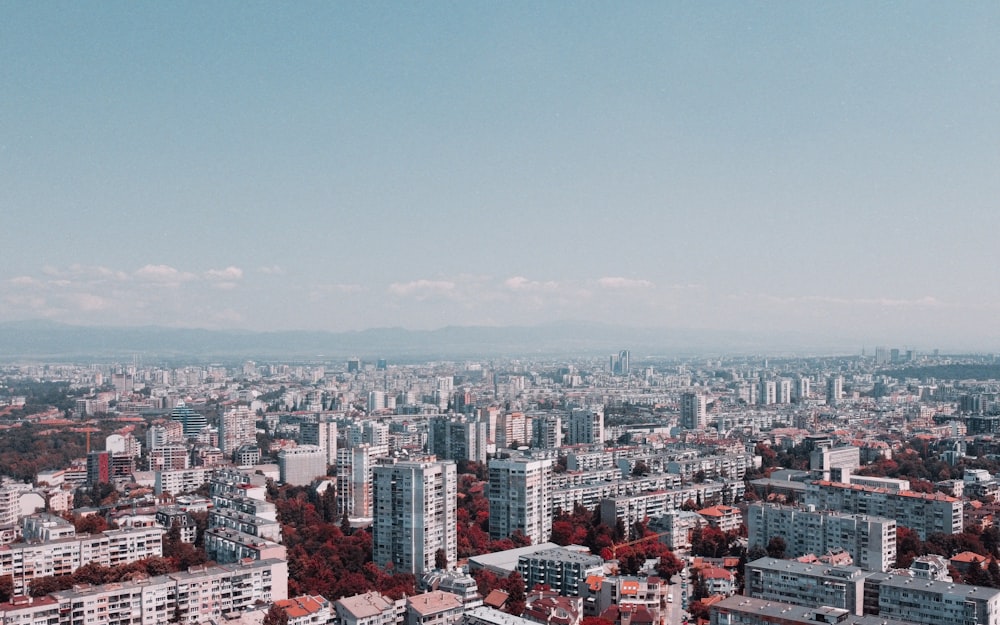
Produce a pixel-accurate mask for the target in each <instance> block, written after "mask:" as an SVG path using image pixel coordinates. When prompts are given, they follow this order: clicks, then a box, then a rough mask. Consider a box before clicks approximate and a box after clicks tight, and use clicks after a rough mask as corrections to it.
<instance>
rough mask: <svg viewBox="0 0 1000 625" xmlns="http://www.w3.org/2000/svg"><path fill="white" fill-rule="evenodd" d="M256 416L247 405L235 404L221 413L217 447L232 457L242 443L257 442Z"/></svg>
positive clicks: (250, 443)
mask: <svg viewBox="0 0 1000 625" xmlns="http://www.w3.org/2000/svg"><path fill="white" fill-rule="evenodd" d="M256 420H257V416H256V415H255V414H254V413H253V411H252V410H250V407H249V406H236V407H235V408H230V409H229V410H226V411H225V412H223V413H222V417H220V419H219V449H221V450H222V453H223V455H225V456H228V457H229V458H230V459H232V455H233V452H235V451H236V450H237V449H238V448H239V447H241V446H242V445H252V444H254V443H256V442H257V421H256Z"/></svg>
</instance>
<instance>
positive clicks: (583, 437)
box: [566, 407, 604, 445]
mask: <svg viewBox="0 0 1000 625" xmlns="http://www.w3.org/2000/svg"><path fill="white" fill-rule="evenodd" d="M603 443H604V408H603V407H597V408H574V409H573V410H572V411H570V413H569V423H568V428H567V431H566V444H567V445H601V444H603Z"/></svg>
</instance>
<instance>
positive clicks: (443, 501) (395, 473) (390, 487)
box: [372, 461, 458, 576]
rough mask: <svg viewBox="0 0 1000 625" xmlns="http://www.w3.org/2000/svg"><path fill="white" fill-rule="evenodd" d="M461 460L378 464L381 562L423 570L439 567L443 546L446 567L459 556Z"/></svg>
mask: <svg viewBox="0 0 1000 625" xmlns="http://www.w3.org/2000/svg"><path fill="white" fill-rule="evenodd" d="M457 493H458V478H457V471H456V467H455V463H454V462H451V461H445V462H396V463H394V464H385V465H379V466H376V467H375V469H374V513H375V514H374V524H373V525H372V553H373V558H374V560H375V564H377V565H379V566H380V567H385V566H387V565H389V564H392V565H393V567H394V569H395V570H396V571H401V572H408V573H413V574H414V575H417V576H419V575H420V574H421V573H423V572H425V571H428V570H432V569H435V568H442V567H437V566H435V560H436V556H437V553H438V551H441V552H442V554H443V556H444V561H445V563H446V565H447V566H446V567H443V568H449V567H451V566H453V565H454V564H455V561H456V559H457V547H456V545H457V529H456V512H457V499H456V498H457Z"/></svg>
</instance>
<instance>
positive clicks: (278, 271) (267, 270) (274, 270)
mask: <svg viewBox="0 0 1000 625" xmlns="http://www.w3.org/2000/svg"><path fill="white" fill-rule="evenodd" d="M257 271H259V272H261V273H262V274H264V275H266V276H283V275H285V270H284V269H282V268H281V267H279V266H277V265H271V266H270V267H260V268H258V269H257Z"/></svg>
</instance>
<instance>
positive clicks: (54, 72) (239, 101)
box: [0, 2, 1000, 351]
mask: <svg viewBox="0 0 1000 625" xmlns="http://www.w3.org/2000/svg"><path fill="white" fill-rule="evenodd" d="M2 14H3V16H4V19H3V20H0V53H3V54H4V57H5V58H7V59H11V60H12V62H9V63H7V64H5V66H4V67H3V68H2V69H0V76H2V77H3V80H4V84H5V85H7V86H8V89H6V90H5V97H4V98H3V99H2V100H0V116H2V118H3V119H4V120H5V122H4V124H3V126H2V128H3V131H2V136H0V208H2V214H3V215H4V218H5V219H4V225H5V226H6V228H5V231H6V232H7V234H8V236H7V240H6V241H5V245H4V263H3V266H2V268H0V284H2V295H0V322H7V321H14V320H24V319H49V320H53V321H59V322H64V323H73V324H81V325H104V326H144V325H160V326H170V327H185V328H210V329H249V330H255V331H275V330H291V329H302V330H325V331H331V332H342V331H350V330H362V329H367V328H377V327H405V328H411V329H416V330H427V329H435V328H440V327H444V326H450V325H458V326H468V325H482V326H531V325H536V324H544V323H552V322H557V321H563V320H574V321H586V322H599V323H609V324H617V325H622V326H628V327H643V328H646V327H648V328H678V329H684V328H691V329H697V330H732V331H740V332H754V333H765V332H766V333H780V332H783V331H785V332H789V333H796V334H804V335H814V336H821V337H838V338H842V339H843V340H844V342H845V343H849V344H851V345H854V346H858V347H860V346H861V345H865V344H867V345H872V346H874V345H877V344H900V345H912V346H917V347H919V348H928V347H932V346H940V347H942V348H954V349H979V350H982V351H989V350H992V349H998V348H1000V331H997V330H996V329H995V327H994V326H995V324H994V323H993V318H994V317H995V315H996V312H997V311H998V310H1000V285H998V284H997V281H996V280H995V279H994V272H993V271H992V268H991V266H990V265H991V263H990V259H991V258H992V256H993V255H992V254H991V253H990V252H989V250H990V249H992V247H991V245H992V240H991V239H992V233H993V232H994V231H995V230H996V229H997V226H1000V211H996V210H993V206H992V203H991V199H992V198H995V197H997V195H998V194H997V192H998V191H1000V179H998V178H997V176H996V175H995V174H994V172H995V171H997V170H998V169H1000V167H998V166H1000V162H998V161H1000V153H998V152H997V150H996V147H995V146H996V144H997V138H998V137H997V133H998V130H1000V112H998V111H997V110H996V107H995V106H994V103H995V102H996V101H997V99H998V96H1000V79H998V78H997V77H996V73H995V71H993V67H992V66H993V64H994V63H993V61H994V60H995V59H997V58H998V57H1000V42H998V41H997V39H996V37H995V36H994V34H995V32H996V27H997V26H998V25H1000V8H998V7H997V6H995V5H990V4H981V5H963V6H961V7H960V9H959V10H955V8H954V7H950V6H945V5H938V4H933V3H925V2H917V3H906V4H892V3H886V4H878V5H871V4H864V3H843V4H820V5H799V4H793V3H775V4H770V5H722V4H699V5H682V4H656V3H648V4H644V3H637V4H633V5H629V6H626V7H612V6H601V5H581V6H573V5H562V6H559V5H545V6H538V5H532V4H527V3H524V4H519V3H514V4H508V5H501V6H496V5H488V4H462V3H456V4H444V3H442V4H436V5H428V6H405V5H374V6H351V5H323V4H306V5H297V6H282V7H274V6H269V5H264V4H250V5H240V4H235V3H233V4H225V5H213V6H209V7H206V6H202V5H198V4H195V3H181V4H172V5H169V6H161V5H155V4H138V5H131V4H114V3H111V4H107V5H101V6H78V5H72V4H52V5H40V6H35V5H28V4H25V5H18V4H10V5H7V6H5V7H4V8H3V9H2Z"/></svg>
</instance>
